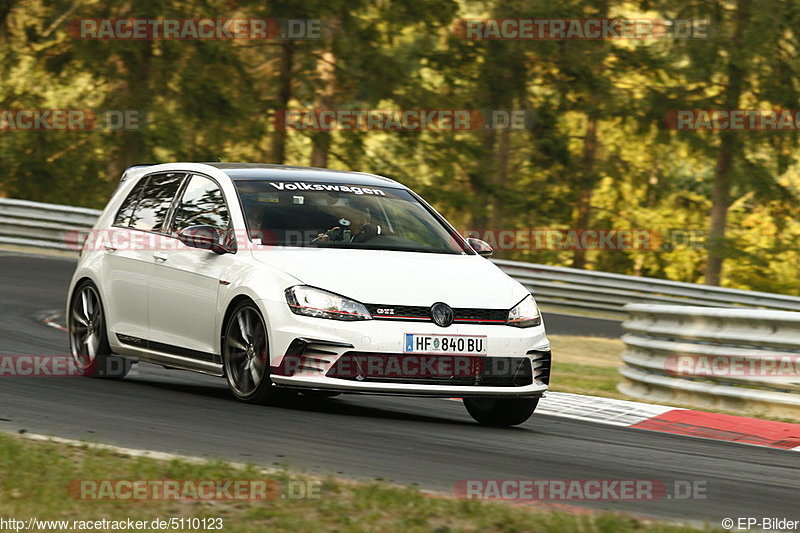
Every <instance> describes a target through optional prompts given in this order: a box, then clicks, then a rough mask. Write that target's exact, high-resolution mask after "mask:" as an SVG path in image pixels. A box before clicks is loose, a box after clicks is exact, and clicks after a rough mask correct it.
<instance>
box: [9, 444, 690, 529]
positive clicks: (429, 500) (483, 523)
mask: <svg viewBox="0 0 800 533" xmlns="http://www.w3.org/2000/svg"><path fill="white" fill-rule="evenodd" d="M80 479H148V480H157V479H178V480H188V479H219V480H225V479H271V480H275V481H277V482H281V483H285V482H287V481H288V480H289V479H293V480H297V479H306V480H309V479H312V478H310V477H308V476H304V475H302V474H294V473H290V472H287V471H279V472H276V473H271V474H265V473H264V472H262V471H260V470H259V469H258V468H256V467H252V466H251V467H239V466H233V465H229V464H226V463H223V462H211V463H207V464H195V463H194V462H188V461H183V460H172V461H159V460H155V459H150V458H143V457H128V456H125V455H121V454H119V453H116V452H113V451H109V450H103V449H97V448H92V447H85V446H84V447H75V446H69V445H66V444H61V443H53V442H38V441H30V440H26V439H21V438H18V437H16V436H11V435H7V434H2V433H0V516H2V517H5V518H17V519H21V520H26V519H28V518H29V517H37V518H39V519H51V520H100V519H103V518H105V519H108V520H122V519H128V518H131V519H133V520H146V521H152V520H153V519H154V518H162V519H169V518H171V517H178V518H190V517H198V518H216V517H221V518H223V519H224V530H225V531H236V532H237V533H238V532H245V533H246V532H251V531H252V532H257V531H259V532H260V531H291V532H304V531H309V532H312V531H313V532H317V531H340V532H347V533H350V532H395V531H396V532H404V533H405V532H426V533H427V532H431V531H435V532H441V533H445V532H448V533H449V532H501V531H504V532H506V531H507V532H526V531H537V532H553V533H564V532H572V531H578V532H581V533H593V532H598V533H600V532H609V533H612V532H613V533H627V532H631V533H633V532H644V531H648V532H649V531H652V532H664V533H667V532H677V531H687V530H688V529H687V528H685V527H683V526H680V525H672V524H667V523H659V522H644V521H641V520H639V519H635V518H631V517H627V516H622V515H615V514H593V513H588V512H580V513H569V512H564V511H554V510H552V509H550V508H547V507H543V506H534V505H513V504H504V503H490V502H478V501H464V500H455V499H449V498H446V497H443V496H432V495H427V494H424V493H421V492H419V491H417V490H414V489H411V488H402V487H396V486H391V485H388V484H385V483H376V482H372V483H354V482H345V481H337V480H334V479H319V478H317V481H319V482H320V483H321V486H320V490H319V498H318V499H307V500H280V499H275V500H267V501H257V502H247V501H219V502H178V501H135V502H113V501H82V500H77V499H75V498H74V497H71V496H70V495H68V493H67V486H68V484H69V483H70V481H72V480H80Z"/></svg>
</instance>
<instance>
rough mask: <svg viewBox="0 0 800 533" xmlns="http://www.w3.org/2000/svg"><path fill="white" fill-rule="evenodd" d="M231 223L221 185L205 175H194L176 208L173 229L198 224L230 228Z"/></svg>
mask: <svg viewBox="0 0 800 533" xmlns="http://www.w3.org/2000/svg"><path fill="white" fill-rule="evenodd" d="M229 223H230V217H229V215H228V208H227V206H226V205H225V198H224V197H223V196H222V191H221V190H220V189H219V186H218V185H217V184H216V183H214V182H213V181H211V180H210V179H208V178H205V177H203V176H192V177H191V178H190V179H189V182H188V183H187V184H186V188H185V189H184V191H183V197H182V198H181V201H180V203H178V206H177V207H176V208H175V222H174V223H173V230H174V231H175V232H176V233H177V232H179V231H181V230H183V229H186V228H188V227H189V226H197V225H208V226H213V227H215V228H217V229H228V225H229Z"/></svg>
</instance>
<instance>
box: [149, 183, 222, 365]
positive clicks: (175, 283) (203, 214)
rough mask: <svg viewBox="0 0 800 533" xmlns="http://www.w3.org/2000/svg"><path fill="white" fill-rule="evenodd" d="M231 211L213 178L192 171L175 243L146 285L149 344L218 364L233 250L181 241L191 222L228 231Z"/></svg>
mask: <svg viewBox="0 0 800 533" xmlns="http://www.w3.org/2000/svg"><path fill="white" fill-rule="evenodd" d="M230 220H231V218H230V211H229V210H228V206H227V203H226V201H225V197H224V194H223V192H222V190H221V188H220V186H219V185H218V184H217V183H216V182H215V181H214V180H212V179H211V178H208V177H206V176H202V175H198V174H195V175H192V176H191V177H189V178H188V179H187V182H186V184H185V186H184V187H183V190H182V192H181V197H180V199H179V201H178V202H176V205H175V209H174V214H173V216H172V224H171V228H170V233H169V237H168V238H169V239H170V240H171V243H170V245H169V246H168V247H166V248H168V249H166V250H164V251H163V252H162V254H161V255H160V256H159V257H156V258H155V261H154V264H153V271H152V274H151V276H150V283H149V286H148V294H149V296H148V300H149V303H148V308H149V315H150V332H149V339H150V347H151V348H153V349H156V350H158V351H162V352H166V353H170V354H172V355H177V356H181V357H187V358H190V359H194V360H199V361H204V362H218V361H219V358H218V357H215V356H214V355H213V354H214V351H215V344H216V342H215V340H216V337H218V335H219V320H220V317H217V294H218V292H219V285H220V277H221V274H222V271H223V270H224V269H225V268H226V267H227V266H228V265H230V264H231V262H232V261H233V260H234V259H233V258H234V255H233V254H229V253H228V254H222V255H220V254H217V253H215V252H212V251H211V250H205V249H199V248H192V247H189V246H186V245H184V244H183V243H182V242H180V241H179V240H178V239H177V234H178V233H179V232H180V231H181V230H183V229H186V228H187V227H189V226H196V225H209V226H213V227H214V228H217V229H219V230H225V231H227V230H229V229H230V224H231V222H230Z"/></svg>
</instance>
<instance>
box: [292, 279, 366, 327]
mask: <svg viewBox="0 0 800 533" xmlns="http://www.w3.org/2000/svg"><path fill="white" fill-rule="evenodd" d="M286 302H287V303H288V304H289V309H291V310H292V313H294V314H296V315H305V316H313V317H316V318H330V319H332V320H371V319H372V315H370V314H369V311H367V308H366V307H364V304H362V303H359V302H357V301H355V300H351V299H349V298H345V297H344V296H339V295H338V294H334V293H332V292H328V291H323V290H322V289H315V288H314V287H308V286H305V285H297V286H295V287H289V288H288V289H286Z"/></svg>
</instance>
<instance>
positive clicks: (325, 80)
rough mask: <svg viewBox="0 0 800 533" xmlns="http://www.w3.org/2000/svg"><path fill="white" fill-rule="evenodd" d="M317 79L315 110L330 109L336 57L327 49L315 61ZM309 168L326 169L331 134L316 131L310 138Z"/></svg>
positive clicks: (332, 102) (332, 103) (334, 83)
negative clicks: (318, 85)
mask: <svg viewBox="0 0 800 533" xmlns="http://www.w3.org/2000/svg"><path fill="white" fill-rule="evenodd" d="M317 77H318V79H319V81H320V89H319V91H318V92H317V109H331V108H333V105H334V95H335V93H336V56H335V55H334V54H333V51H332V50H331V49H330V48H329V49H328V50H326V51H325V52H323V53H322V55H321V56H320V58H319V59H317ZM311 145H312V146H311V166H312V167H327V166H328V152H329V150H330V147H331V134H330V132H328V131H318V132H316V133H314V134H313V135H312V136H311Z"/></svg>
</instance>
